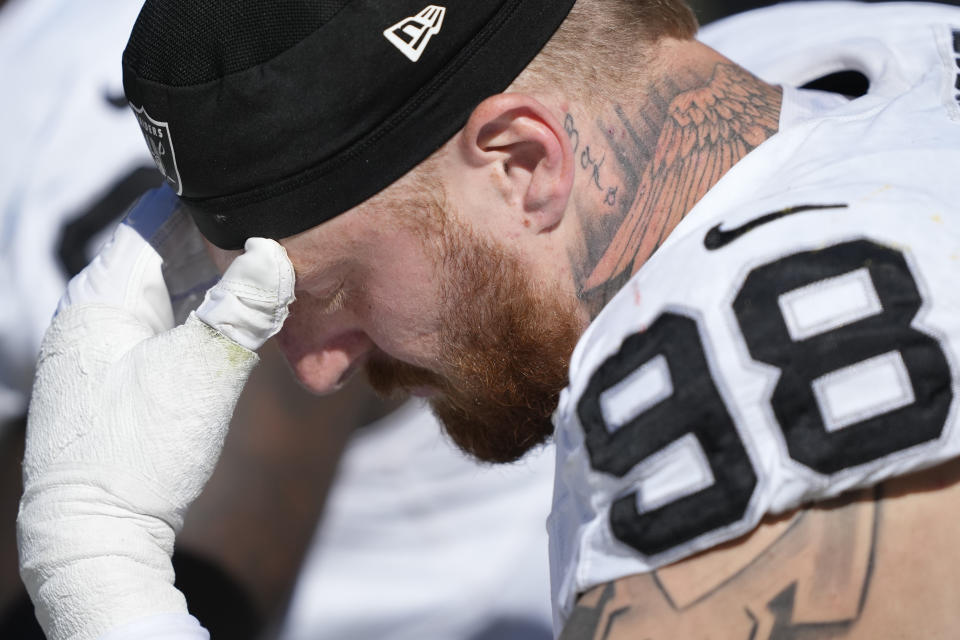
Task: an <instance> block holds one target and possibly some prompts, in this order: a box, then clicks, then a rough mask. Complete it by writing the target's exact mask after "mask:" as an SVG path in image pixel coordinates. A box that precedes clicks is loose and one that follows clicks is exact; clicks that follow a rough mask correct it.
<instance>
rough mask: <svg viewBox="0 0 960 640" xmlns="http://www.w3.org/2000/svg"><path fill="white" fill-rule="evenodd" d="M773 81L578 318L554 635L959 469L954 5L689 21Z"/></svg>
mask: <svg viewBox="0 0 960 640" xmlns="http://www.w3.org/2000/svg"><path fill="white" fill-rule="evenodd" d="M711 33H715V34H716V37H715V40H716V41H715V42H713V44H715V45H717V47H718V48H719V50H720V51H721V52H722V53H726V54H728V55H730V56H731V57H732V58H733V59H734V60H735V61H737V62H739V63H740V64H743V65H744V66H745V67H747V68H748V69H750V70H752V71H754V72H755V73H757V74H758V75H759V76H760V77H762V78H763V79H764V80H767V81H770V82H783V83H790V84H802V83H806V82H808V81H810V80H813V79H815V78H818V77H821V76H824V75H826V74H829V73H832V72H835V71H840V70H842V69H854V70H857V71H860V72H861V73H863V74H864V75H865V76H866V77H867V78H868V79H869V81H870V89H869V92H868V93H867V94H866V95H865V96H863V97H860V98H858V99H854V100H847V99H844V98H840V97H837V96H832V97H831V96H826V95H823V94H820V93H810V92H805V91H798V90H796V89H790V88H786V89H785V91H784V108H783V112H782V116H781V123H780V124H781V128H780V131H779V132H778V133H777V134H775V135H774V136H772V137H771V138H769V139H768V140H767V141H766V142H764V143H763V144H761V145H760V146H759V147H758V148H756V149H755V150H754V151H752V152H751V153H749V154H748V155H747V156H746V157H745V158H744V159H743V160H742V161H740V162H739V163H737V164H736V165H735V166H734V167H733V168H732V169H731V170H730V171H729V172H728V173H727V174H726V175H725V176H724V177H723V178H722V179H721V180H720V181H719V182H718V183H717V185H716V186H715V187H714V188H713V189H711V190H710V191H709V192H708V193H707V194H706V196H705V197H704V198H703V199H702V200H701V201H700V202H699V203H698V204H697V205H696V206H695V207H694V209H693V210H692V211H691V212H690V213H689V214H688V215H687V217H685V218H684V219H683V220H682V221H681V222H680V224H679V225H678V226H677V228H676V229H675V230H674V232H673V233H672V234H671V235H670V237H669V238H668V240H667V241H666V242H665V243H664V245H663V246H662V247H661V248H660V249H659V250H658V251H657V252H656V253H655V254H654V255H653V256H652V258H651V259H650V260H649V261H648V262H647V263H646V264H645V265H644V266H643V267H642V268H641V269H640V270H639V271H638V272H637V273H636V274H635V275H634V277H633V278H632V279H631V280H630V281H629V282H628V283H627V285H626V286H625V287H624V288H623V289H622V290H621V291H620V292H619V293H618V294H617V295H616V296H615V297H614V299H613V300H612V301H611V302H610V303H609V304H608V305H607V307H606V308H604V309H603V311H602V312H601V313H600V314H599V316H598V317H597V318H596V320H595V321H594V322H593V323H592V324H591V325H590V327H589V328H588V330H587V331H586V333H585V334H584V335H583V337H582V338H581V340H580V342H579V343H578V345H577V348H576V350H575V352H574V354H573V358H572V364H571V371H570V383H569V386H568V387H567V389H565V390H564V392H563V393H562V395H561V399H560V404H559V406H558V409H557V411H556V414H555V416H554V418H555V424H556V435H555V442H556V445H557V467H556V481H555V488H554V503H553V511H552V513H551V515H550V518H549V524H548V528H549V531H550V538H551V540H550V552H551V579H552V583H553V598H554V608H555V628H556V629H557V630H559V628H560V627H561V626H562V624H563V622H564V620H565V619H566V617H567V615H568V614H569V612H570V610H571V608H572V606H573V604H574V601H575V598H576V596H577V594H578V593H581V592H583V591H584V590H586V589H589V588H590V587H592V586H595V585H598V584H602V583H605V582H608V581H611V580H615V579H617V578H620V577H623V576H627V575H631V574H636V573H643V572H649V571H653V570H655V569H656V568H658V567H660V566H663V565H665V564H667V563H670V562H673V561H676V560H678V559H680V558H684V557H686V556H689V555H691V554H693V553H695V552H697V551H700V550H704V549H708V548H710V547H713V546H715V545H717V544H719V543H721V542H724V541H727V540H731V539H733V538H736V537H738V536H740V535H743V534H744V533H746V532H748V531H750V530H751V529H752V528H754V527H755V526H756V525H757V524H758V523H759V521H760V519H761V518H762V517H763V516H764V515H765V514H767V513H779V512H783V511H786V510H789V509H792V508H794V507H797V506H798V505H800V504H802V503H804V502H806V501H809V500H819V499H823V498H827V497H830V496H835V495H837V494H839V493H841V492H843V491H845V490H847V489H851V488H854V487H862V486H869V485H873V484H875V483H877V482H879V481H881V480H883V479H884V478H888V477H891V476H894V475H898V474H903V473H906V472H909V471H913V470H917V469H921V468H924V467H929V466H931V465H934V464H937V463H938V462H941V461H943V460H946V459H948V458H951V457H954V456H957V455H958V454H960V424H958V416H957V402H958V398H960V287H958V286H957V282H958V274H960V105H958V100H960V80H958V73H960V10H958V9H954V8H947V7H940V6H926V5H914V4H911V5H886V6H869V5H868V6H864V5H855V4H850V3H810V4H804V5H781V6H778V7H775V8H771V9H767V10H762V11H759V12H756V13H753V14H749V15H745V16H743V17H735V18H732V19H729V20H727V21H724V22H722V23H720V24H718V25H717V27H715V28H714V29H708V30H707V32H706V33H705V34H704V39H705V40H706V41H707V42H708V43H711Z"/></svg>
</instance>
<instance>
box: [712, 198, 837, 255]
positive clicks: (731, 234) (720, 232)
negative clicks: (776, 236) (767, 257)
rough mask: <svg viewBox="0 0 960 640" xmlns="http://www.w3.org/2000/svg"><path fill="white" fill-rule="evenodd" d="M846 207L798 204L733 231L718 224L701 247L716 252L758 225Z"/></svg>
mask: <svg viewBox="0 0 960 640" xmlns="http://www.w3.org/2000/svg"><path fill="white" fill-rule="evenodd" d="M848 206H849V205H847V204H844V203H840V204H798V205H796V206H793V207H787V208H786V209H780V210H779V211H774V212H773V213H768V214H766V215H762V216H760V217H759V218H754V219H753V220H751V221H750V222H746V223H744V224H742V225H740V226H739V227H736V228H734V229H721V228H720V225H719V224H718V225H717V226H715V227H713V228H712V229H710V231H707V235H705V236H704V237H703V246H704V247H706V248H707V250H708V251H716V250H717V249H720V248H721V247H725V246H727V245H728V244H730V243H731V242H733V241H734V240H736V239H737V238H739V237H740V236H742V235H743V234H745V233H747V232H748V231H753V230H754V229H756V228H757V227H759V226H760V225H764V224H767V223H768V222H773V221H774V220H779V219H780V218H783V217H786V216H789V215H791V214H794V213H801V212H803V211H817V210H820V209H846V208H847V207H848Z"/></svg>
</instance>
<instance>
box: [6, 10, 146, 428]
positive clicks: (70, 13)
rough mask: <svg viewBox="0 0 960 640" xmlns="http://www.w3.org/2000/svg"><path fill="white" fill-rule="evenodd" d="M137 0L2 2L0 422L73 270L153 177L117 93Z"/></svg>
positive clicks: (24, 384)
mask: <svg viewBox="0 0 960 640" xmlns="http://www.w3.org/2000/svg"><path fill="white" fill-rule="evenodd" d="M140 4H141V3H140V2H137V0H97V2H77V1H76V0H10V1H9V2H7V3H6V4H5V5H4V6H3V9H2V10H0V87H3V89H2V91H3V96H4V99H3V101H2V103H0V105H2V106H0V114H2V117H0V140H3V153H0V300H2V301H3V303H2V304H0V424H2V423H3V422H4V421H5V420H7V419H9V418H12V417H16V416H17V415H19V414H22V413H23V412H24V410H25V407H26V402H27V398H28V395H29V388H30V383H31V381H32V379H33V365H34V361H35V360H36V356H37V354H38V353H39V348H40V340H41V338H42V337H43V333H44V331H45V330H46V327H47V325H48V324H49V322H50V318H51V316H52V315H53V311H54V309H55V308H56V305H57V301H58V300H59V298H60V295H61V293H62V292H63V289H64V287H65V285H66V279H67V276H68V274H69V273H70V272H71V271H76V270H79V268H80V267H82V266H83V263H84V262H85V260H86V259H87V258H89V256H90V255H91V249H92V248H94V249H95V245H96V244H97V241H98V239H100V238H106V237H109V230H107V229H106V228H105V227H107V226H108V225H112V223H113V222H115V221H116V220H117V219H119V217H120V215H121V214H122V213H123V212H124V209H125V208H126V206H127V205H129V204H130V203H131V202H132V201H133V199H134V198H136V197H137V196H138V195H139V194H140V193H142V192H143V191H144V190H145V189H146V188H148V187H149V186H152V185H154V184H158V183H159V179H158V178H156V177H155V173H156V170H155V169H153V161H152V159H151V157H150V155H149V153H148V152H147V150H146V148H145V147H144V144H143V137H142V135H141V134H140V131H139V128H138V126H137V123H136V120H135V119H134V118H133V117H132V116H131V114H130V109H129V107H128V106H127V104H126V100H124V98H123V87H122V84H121V69H120V56H121V53H122V52H123V47H124V45H125V44H126V40H127V37H128V36H129V33H130V29H131V28H132V26H133V23H134V21H135V20H136V16H137V12H138V11H139V8H140Z"/></svg>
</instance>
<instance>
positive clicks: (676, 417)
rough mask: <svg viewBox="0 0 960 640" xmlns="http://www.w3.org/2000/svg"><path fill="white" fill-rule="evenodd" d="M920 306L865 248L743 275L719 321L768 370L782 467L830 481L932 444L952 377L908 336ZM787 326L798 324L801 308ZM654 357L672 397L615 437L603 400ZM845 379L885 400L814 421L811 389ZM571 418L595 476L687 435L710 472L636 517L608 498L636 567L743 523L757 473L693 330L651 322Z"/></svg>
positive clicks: (897, 263) (889, 261) (924, 337)
mask: <svg viewBox="0 0 960 640" xmlns="http://www.w3.org/2000/svg"><path fill="white" fill-rule="evenodd" d="M858 282H859V283H861V284H860V285H858V284H857V283H858ZM844 283H846V285H845V284H844ZM844 286H846V287H847V288H846V289H844ZM858 286H859V289H858ZM831 287H833V290H832V292H831V291H830V288H831ZM850 287H852V288H850ZM824 292H826V293H824ZM851 292H852V293H855V294H857V295H855V296H853V297H854V299H855V303H849V306H850V308H851V309H852V310H853V312H854V313H853V315H852V316H850V317H848V318H846V319H844V318H843V317H842V316H843V314H842V313H840V312H838V313H840V316H839V318H840V319H839V320H836V319H834V321H833V322H831V321H830V313H829V309H828V312H827V313H826V314H822V313H821V312H822V311H823V305H824V303H829V302H830V300H834V301H838V298H837V296H840V297H841V298H840V299H839V302H840V303H841V306H842V305H843V304H847V303H848V301H847V300H844V299H843V296H848V295H849V294H850V293H851ZM858 292H859V293H858ZM818 293H819V294H822V296H823V297H820V298H816V296H817V295H818ZM811 295H812V296H814V297H813V298H808V299H807V300H808V303H810V304H812V305H813V306H812V307H810V305H809V304H808V308H812V309H813V316H812V317H813V319H812V320H811V319H810V314H809V313H808V314H807V316H808V317H807V318H806V320H807V321H808V326H806V327H801V328H800V329H797V327H796V325H797V321H795V322H794V325H793V326H792V327H791V325H790V323H789V322H788V320H787V315H786V314H789V309H788V308H789V307H790V304H791V301H794V302H796V303H797V304H799V305H801V306H802V304H803V299H804V297H805V296H811ZM831 295H832V296H833V297H832V298H831ZM858 296H859V297H858ZM861 298H862V301H861V300H860V299H861ZM811 300H812V302H810V301H811ZM871 302H872V307H871V304H870V303H871ZM921 304H922V299H921V297H920V292H919V289H918V287H917V284H916V281H915V279H914V277H913V275H912V273H911V271H910V268H909V266H908V265H907V262H906V259H905V258H904V256H903V254H902V253H901V252H899V251H897V250H895V249H892V248H890V247H885V246H881V245H879V244H876V243H874V242H871V241H867V240H856V241H851V242H846V243H843V244H838V245H835V246H832V247H829V248H827V249H823V250H818V251H808V252H803V253H797V254H794V255H791V256H787V257H785V258H781V259H779V260H776V261H774V262H771V263H768V264H765V265H763V266H760V267H757V268H756V269H754V270H753V271H751V272H750V274H749V275H748V276H747V278H746V280H745V282H744V284H743V287H742V288H741V289H740V291H739V292H738V294H737V296H736V297H735V299H734V302H733V310H734V314H735V316H736V318H737V321H738V323H739V326H740V330H741V332H742V333H743V336H744V339H745V341H746V344H747V348H748V350H749V352H750V355H751V357H753V358H754V359H755V360H758V361H760V362H764V363H766V364H770V365H773V366H775V367H777V368H779V369H780V372H781V375H780V377H779V380H778V383H777V386H776V388H775V389H774V392H773V395H772V397H771V399H770V404H771V407H772V409H773V413H774V415H775V417H776V419H777V422H778V424H779V426H780V429H781V430H782V432H783V435H784V440H785V442H786V445H787V450H788V452H789V454H790V456H791V458H793V459H794V460H796V461H797V462H799V463H801V464H803V465H806V466H807V467H809V468H811V469H813V470H815V471H818V472H820V473H824V474H832V473H836V472H839V471H842V470H844V469H847V468H849V467H853V466H856V465H860V464H864V463H867V462H871V461H874V460H877V459H880V458H882V457H884V456H887V455H889V454H892V453H895V452H897V451H901V450H903V449H907V448H909V447H912V446H915V445H918V444H922V443H924V442H928V441H931V440H935V439H936V438H938V437H939V436H940V435H941V433H942V432H943V428H944V424H945V421H946V418H947V414H948V412H949V408H950V404H951V402H952V400H953V391H952V377H951V373H950V367H949V365H948V363H947V360H946V356H945V355H944V353H943V350H942V348H941V346H940V344H939V342H938V341H937V340H936V339H935V338H933V337H932V336H930V335H928V334H926V333H923V332H922V331H919V330H917V329H915V328H913V327H912V326H911V322H912V320H913V318H914V316H916V314H917V312H918V311H919V310H920V307H921ZM858 305H859V306H860V307H862V308H860V309H858V308H857V306H858ZM798 313H799V314H800V317H801V318H803V314H802V308H801V309H800V312H798ZM818 313H820V315H823V316H824V318H825V320H824V318H818V317H817V314H818ZM818 319H820V320H823V322H821V326H819V327H818V326H817V323H816V320H818ZM800 324H802V322H801V323H800ZM659 356H662V357H663V359H664V361H665V362H666V365H667V368H668V369H669V372H670V376H671V380H672V393H671V394H670V395H669V396H668V397H665V398H663V399H662V400H660V401H659V402H658V403H656V404H653V405H652V406H646V407H644V408H643V409H642V410H641V411H640V412H639V413H638V414H637V415H634V416H631V417H630V418H629V419H627V420H625V421H623V424H620V425H609V424H608V423H607V422H608V421H607V420H606V419H605V417H604V411H603V409H602V407H603V400H602V399H603V397H604V394H606V393H608V392H610V391H611V390H615V389H616V388H617V385H618V384H619V383H620V382H621V381H623V380H625V379H626V378H627V377H628V376H630V375H631V374H632V373H633V372H634V371H636V370H638V369H639V368H640V367H643V366H644V365H646V364H647V363H650V362H651V361H652V360H653V359H654V358H657V357H659ZM857 367H860V368H862V369H863V371H867V370H869V371H873V373H874V375H875V376H879V377H878V378H877V379H878V380H879V381H881V382H884V383H885V390H884V391H877V393H878V394H879V395H878V398H877V402H875V403H873V404H872V405H871V402H869V400H870V398H857V399H855V401H854V402H853V404H852V406H853V407H854V409H855V410H854V411H853V413H852V414H851V415H852V417H850V416H847V418H846V420H845V421H841V422H839V423H838V422H837V419H836V417H835V416H824V408H825V407H827V410H828V411H829V403H827V404H826V405H825V404H824V402H825V401H824V399H823V398H824V397H828V398H829V395H830V394H829V393H828V392H824V391H823V389H824V388H826V387H829V383H830V381H831V380H834V379H836V380H841V386H840V387H835V389H840V393H841V394H842V393H843V387H842V379H843V376H844V375H846V377H847V379H850V378H851V377H855V376H856V375H857V371H858V369H857ZM704 372H706V373H707V375H703V373H704ZM861 373H862V371H861ZM891 381H892V382H891ZM856 388H857V387H851V389H856ZM861 388H862V387H861ZM818 389H819V390H820V392H819V396H818ZM891 389H892V391H893V392H896V393H893V392H891ZM828 391H829V389H828ZM870 392H871V390H868V395H869V393H870ZM884 394H885V395H884ZM577 409H578V414H579V417H580V420H581V423H582V424H583V427H584V431H585V436H586V446H587V451H588V453H589V455H590V462H591V465H592V466H593V468H594V469H596V470H597V471H602V472H606V473H610V474H613V475H615V476H618V477H622V476H624V475H625V474H626V473H628V472H629V471H630V470H631V469H633V468H635V467H636V466H637V465H640V464H643V463H644V462H646V461H648V460H650V459H651V457H652V456H655V455H657V454H658V452H660V451H662V450H663V449H664V447H666V446H668V445H670V444H671V443H673V442H675V441H676V440H678V439H679V438H681V437H683V436H686V435H688V434H692V435H693V436H695V437H696V439H697V442H698V444H699V445H700V447H701V449H702V451H703V454H704V457H705V458H706V460H707V461H708V463H709V466H710V469H711V471H712V473H713V483H712V484H711V485H710V486H708V487H706V488H703V489H701V490H699V491H697V492H695V493H692V494H690V495H685V496H683V497H680V498H678V499H676V500H675V501H672V502H670V503H668V504H666V505H663V506H660V507H659V508H657V509H653V510H650V511H645V512H640V511H638V509H637V504H638V496H637V494H636V492H633V493H630V494H628V495H625V496H621V497H619V498H617V499H616V500H615V501H614V502H613V504H612V505H611V509H610V525H611V529H612V531H613V533H614V535H615V536H616V537H617V538H618V539H619V540H621V541H622V542H624V543H626V544H628V545H630V546H631V547H633V548H635V549H637V550H638V551H640V552H641V553H643V554H645V555H648V556H649V555H654V554H658V553H661V552H663V551H666V550H669V549H671V548H673V547H675V546H678V545H680V544H683V543H685V542H688V541H690V540H693V539H695V538H697V537H699V536H701V535H703V534H706V533H708V532H710V531H714V530H716V529H718V528H720V527H723V526H727V525H731V524H734V523H737V522H739V521H741V520H742V519H743V518H744V516H745V514H746V509H747V506H748V504H749V501H750V498H751V496H752V494H753V491H754V489H755V487H756V484H757V473H756V471H755V470H754V467H753V465H752V463H751V461H750V458H749V456H748V455H747V453H746V449H745V447H744V445H743V442H742V440H741V439H740V436H739V433H738V431H737V429H736V427H735V426H734V423H733V419H732V418H731V416H730V412H729V411H728V409H727V407H726V405H725V404H724V402H723V399H722V398H721V396H720V394H719V393H718V391H717V387H716V383H715V382H714V381H713V378H712V376H711V375H710V368H709V366H708V364H707V361H706V358H705V356H704V347H703V338H702V337H701V335H700V332H699V330H698V327H697V324H696V321H695V320H693V319H691V318H689V317H686V316H684V315H680V314H678V313H675V312H665V313H663V314H661V315H660V316H659V317H658V318H657V320H656V321H655V322H654V323H653V324H651V325H650V327H649V328H648V329H646V330H645V331H642V332H638V333H635V334H633V335H631V336H629V337H627V338H626V339H625V340H624V342H623V344H622V345H621V347H620V349H619V351H617V352H616V353H615V354H613V355H612V356H610V357H609V358H608V359H607V360H606V361H605V362H604V363H603V364H602V365H601V366H600V367H599V368H598V369H597V370H596V371H595V372H594V374H593V376H592V377H591V379H590V382H589V384H588V385H587V388H586V390H585V391H584V393H583V396H582V397H581V399H580V402H579V404H578V407H577ZM858 411H859V413H858Z"/></svg>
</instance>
